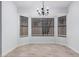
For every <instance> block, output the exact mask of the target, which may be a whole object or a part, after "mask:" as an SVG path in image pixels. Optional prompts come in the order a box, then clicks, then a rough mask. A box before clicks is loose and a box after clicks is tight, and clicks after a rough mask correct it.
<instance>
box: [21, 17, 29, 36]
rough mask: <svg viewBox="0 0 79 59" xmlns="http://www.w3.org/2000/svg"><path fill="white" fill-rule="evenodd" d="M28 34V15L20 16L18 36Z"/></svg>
mask: <svg viewBox="0 0 79 59" xmlns="http://www.w3.org/2000/svg"><path fill="white" fill-rule="evenodd" d="M27 35H28V17H24V16H20V36H21V37H25V36H27Z"/></svg>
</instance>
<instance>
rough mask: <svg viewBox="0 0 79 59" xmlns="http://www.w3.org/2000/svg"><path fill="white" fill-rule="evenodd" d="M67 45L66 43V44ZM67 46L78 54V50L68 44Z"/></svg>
mask: <svg viewBox="0 0 79 59" xmlns="http://www.w3.org/2000/svg"><path fill="white" fill-rule="evenodd" d="M66 46H67V45H66ZM67 47H68V48H70V49H72V50H73V51H74V52H76V53H78V54H79V51H78V50H76V49H74V48H72V47H70V46H67Z"/></svg>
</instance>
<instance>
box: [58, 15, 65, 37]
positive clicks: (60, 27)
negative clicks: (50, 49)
mask: <svg viewBox="0 0 79 59" xmlns="http://www.w3.org/2000/svg"><path fill="white" fill-rule="evenodd" d="M58 36H59V37H66V16H62V17H59V18H58Z"/></svg>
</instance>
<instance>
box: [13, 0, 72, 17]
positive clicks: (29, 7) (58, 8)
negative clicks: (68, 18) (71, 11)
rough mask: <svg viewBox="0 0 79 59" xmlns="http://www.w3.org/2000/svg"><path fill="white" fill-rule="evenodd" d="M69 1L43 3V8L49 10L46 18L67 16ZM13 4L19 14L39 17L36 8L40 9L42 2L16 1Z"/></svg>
mask: <svg viewBox="0 0 79 59" xmlns="http://www.w3.org/2000/svg"><path fill="white" fill-rule="evenodd" d="M71 3H72V2H71V1H45V4H44V5H45V8H49V15H48V17H53V16H56V15H62V14H67V12H68V7H69V5H70V4H71ZM14 4H15V5H16V7H17V10H18V13H19V14H24V15H27V16H34V17H36V16H39V15H38V14H37V11H36V10H37V8H38V9H41V8H42V1H16V2H14Z"/></svg>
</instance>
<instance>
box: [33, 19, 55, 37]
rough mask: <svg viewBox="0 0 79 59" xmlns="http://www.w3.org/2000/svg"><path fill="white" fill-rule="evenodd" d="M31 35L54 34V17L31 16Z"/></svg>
mask: <svg viewBox="0 0 79 59" xmlns="http://www.w3.org/2000/svg"><path fill="white" fill-rule="evenodd" d="M32 36H54V18H32Z"/></svg>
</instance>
